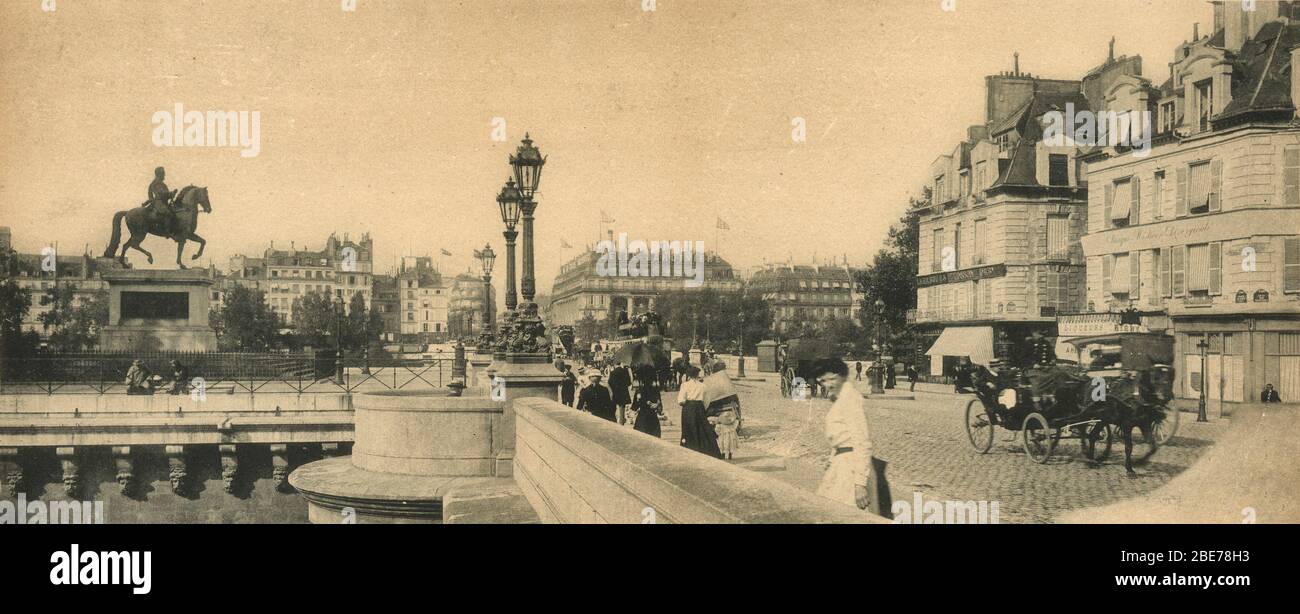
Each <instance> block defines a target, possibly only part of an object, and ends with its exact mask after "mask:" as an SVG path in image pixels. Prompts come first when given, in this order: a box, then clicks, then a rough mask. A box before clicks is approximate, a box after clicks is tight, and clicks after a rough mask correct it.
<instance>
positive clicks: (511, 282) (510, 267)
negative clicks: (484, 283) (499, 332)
mask: <svg viewBox="0 0 1300 614" xmlns="http://www.w3.org/2000/svg"><path fill="white" fill-rule="evenodd" d="M530 217H531V216H530ZM528 227H529V228H531V227H532V224H531V223H529V225H528ZM501 234H502V236H504V237H505V238H506V309H507V310H509V311H514V310H515V307H517V306H518V305H519V299H518V298H517V297H516V296H515V238H516V237H518V236H519V231H517V230H507V231H505V232H503V233H501Z"/></svg>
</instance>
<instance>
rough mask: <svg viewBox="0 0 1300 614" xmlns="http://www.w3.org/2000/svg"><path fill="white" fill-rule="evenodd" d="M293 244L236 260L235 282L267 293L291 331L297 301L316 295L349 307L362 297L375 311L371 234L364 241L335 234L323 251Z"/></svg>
mask: <svg viewBox="0 0 1300 614" xmlns="http://www.w3.org/2000/svg"><path fill="white" fill-rule="evenodd" d="M289 245H290V247H289V249H288V250H277V249H275V245H274V244H272V245H271V246H270V247H268V248H267V249H266V251H265V252H263V254H262V257H261V258H250V257H246V256H243V255H236V256H233V257H231V259H230V265H229V271H228V273H227V278H228V279H229V280H230V282H229V283H234V284H237V285H243V286H246V287H249V288H251V289H254V290H261V291H263V292H264V293H265V295H266V301H267V304H268V305H269V306H270V307H271V309H272V310H273V311H274V312H275V314H276V315H277V316H279V318H280V321H281V322H282V323H283V324H284V325H285V326H286V327H288V326H291V325H292V322H293V305H294V302H295V301H297V300H300V299H302V297H304V296H306V295H307V294H310V293H312V292H316V293H323V294H327V295H329V296H330V298H331V299H332V300H337V299H340V298H341V299H343V302H344V304H347V305H350V304H351V302H352V297H353V295H356V294H360V295H361V296H362V299H363V300H364V301H365V304H366V309H369V308H370V304H371V301H372V300H373V292H374V290H373V286H374V244H373V242H372V241H371V239H370V235H369V234H368V233H367V234H363V235H361V240H360V241H352V240H350V239H349V238H348V236H347V235H346V234H345V235H343V239H342V240H340V239H339V238H338V236H337V235H336V234H333V233H331V234H330V236H329V237H328V238H327V239H326V240H325V247H324V248H323V249H321V250H310V249H297V248H296V247H295V246H294V245H293V243H290V244H289Z"/></svg>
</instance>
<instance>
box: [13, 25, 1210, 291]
mask: <svg viewBox="0 0 1300 614" xmlns="http://www.w3.org/2000/svg"><path fill="white" fill-rule="evenodd" d="M351 1H352V0H283V1H278V2H267V1H266V0H56V1H55V3H54V5H53V8H54V10H53V11H47V10H43V9H45V8H50V5H49V4H48V3H47V4H44V5H43V3H42V0H6V1H5V2H3V3H0V31H3V32H4V33H5V35H4V36H3V37H2V38H0V225H2V226H9V227H10V228H11V229H12V232H13V238H14V243H15V247H16V248H17V249H19V251H23V252H39V251H40V249H41V247H42V246H45V245H50V244H54V243H56V242H57V244H58V245H59V250H60V253H62V254H68V253H75V254H80V253H81V252H82V251H83V250H84V249H87V248H88V249H89V251H90V252H91V253H92V254H96V255H97V254H99V253H101V252H102V251H103V249H104V247H105V244H106V243H107V240H108V236H109V233H110V232H111V220H112V216H113V213H114V212H115V211H118V210H122V209H127V208H129V207H132V206H135V205H138V204H139V203H140V202H142V201H143V200H144V199H145V195H146V188H147V187H148V184H149V182H150V180H151V179H152V172H153V168H154V167H156V166H160V165H161V166H165V167H166V168H167V170H168V183H169V184H170V186H171V187H172V188H178V187H181V186H184V185H186V184H196V185H205V186H207V187H208V191H209V194H210V197H211V199H212V206H213V211H212V213H211V215H204V216H201V218H200V226H199V229H198V233H199V234H200V235H202V236H203V237H205V238H206V239H207V240H208V241H209V244H208V249H207V252H206V253H205V255H204V259H203V260H201V261H200V264H207V263H208V262H209V261H211V262H212V263H214V264H215V265H216V266H217V267H218V268H220V269H222V270H224V269H226V266H227V261H228V258H229V257H230V256H231V255H234V254H246V255H260V254H261V252H262V250H263V249H265V248H266V247H267V246H268V244H270V242H272V241H274V243H275V246H276V247H277V248H283V247H288V246H289V245H290V243H291V242H292V243H293V245H294V246H296V247H298V248H304V247H305V248H311V249H319V248H321V247H322V246H323V244H324V241H325V238H326V237H327V236H328V235H329V234H330V233H331V232H338V233H339V234H340V235H342V234H344V233H347V234H348V235H350V236H351V237H353V238H356V237H357V236H359V235H360V234H362V233H363V232H369V233H370V234H371V236H372V238H373V239H374V242H375V249H376V257H375V260H376V269H377V270H378V271H386V270H387V269H389V268H391V267H392V265H393V263H394V262H395V261H396V260H397V258H398V257H399V256H401V255H430V256H434V257H435V260H437V261H439V264H440V266H441V267H442V268H443V270H444V272H453V273H454V272H460V271H464V270H467V269H468V268H469V267H471V266H472V265H474V264H475V263H474V261H473V260H472V258H471V252H472V250H473V249H475V248H480V247H482V246H483V245H484V244H487V243H491V244H492V245H493V247H494V249H495V250H496V251H497V252H498V253H503V252H504V249H503V240H502V237H501V232H500V231H501V230H502V226H501V222H500V218H499V214H498V212H497V208H496V203H495V200H494V199H495V195H496V193H497V191H498V190H499V189H500V187H501V185H502V183H503V182H504V180H505V179H506V178H507V176H508V174H509V167H508V165H507V157H508V155H509V154H510V153H512V152H513V151H514V149H515V147H516V146H517V145H518V142H519V140H520V139H521V138H522V137H523V136H524V133H525V131H527V132H529V133H531V136H532V138H533V139H534V141H535V142H536V145H537V146H538V147H540V148H541V150H542V152H543V153H544V154H545V155H547V156H548V163H547V165H546V167H545V170H544V171H543V174H542V181H541V188H540V190H539V191H538V195H537V200H538V203H539V204H538V210H537V226H536V236H537V240H536V262H537V276H538V288H539V291H540V292H542V293H545V292H547V291H549V289H550V287H551V280H552V279H553V277H554V274H555V272H556V271H557V270H558V268H559V267H560V265H561V264H563V263H564V262H566V261H568V260H570V259H572V258H573V257H575V256H577V255H578V254H579V253H580V251H581V250H583V249H584V248H585V247H586V246H587V245H590V244H592V243H594V242H595V241H596V240H598V238H599V236H600V232H601V228H600V224H599V222H600V217H601V211H605V212H606V214H607V215H608V216H609V217H610V218H612V219H614V220H615V221H614V222H613V223H612V224H607V225H605V229H607V230H613V231H614V232H615V233H627V234H628V236H629V239H638V238H639V239H644V240H654V239H660V240H683V241H685V240H691V241H696V240H702V241H704V242H705V244H706V246H707V248H708V249H710V250H717V251H718V252H719V253H721V254H722V256H723V257H724V258H727V259H728V260H730V261H731V262H732V263H733V264H735V265H737V266H739V267H742V268H747V267H752V266H756V265H761V264H763V263H765V262H785V261H787V260H789V261H792V262H795V263H803V264H809V263H814V262H817V263H821V262H824V261H828V260H832V259H833V260H834V261H835V262H836V263H839V262H840V261H841V259H844V258H846V259H847V260H848V262H849V263H850V264H854V265H858V264H863V263H865V262H868V261H869V259H870V257H871V255H872V254H873V253H875V251H876V250H878V249H879V248H880V247H881V245H882V242H883V239H884V237H885V236H886V232H887V230H888V227H889V225H890V224H891V223H893V222H894V221H896V220H897V219H898V218H899V217H900V216H901V214H902V213H903V211H904V209H905V207H906V205H907V199H908V197H909V196H912V195H916V194H918V193H919V192H920V189H921V186H922V185H923V184H924V182H925V181H926V176H927V174H928V167H929V164H930V163H931V162H932V161H933V160H934V159H935V158H936V157H938V156H939V155H941V154H943V153H945V152H948V151H951V149H952V148H953V147H954V146H955V145H956V143H957V142H958V141H959V140H960V139H961V138H963V137H964V135H965V129H966V127H967V126H969V125H971V124H977V123H982V122H983V120H984V116H983V114H984V98H983V96H984V79H983V77H984V76H985V75H989V74H995V73H997V72H1000V71H1005V70H1010V69H1011V66H1012V54H1013V53H1015V52H1019V54H1020V67H1021V69H1022V70H1023V71H1026V72H1030V73H1033V74H1035V75H1038V76H1041V77H1047V78H1068V79H1078V78H1080V77H1081V76H1082V75H1083V74H1084V73H1085V72H1086V71H1087V70H1089V69H1090V68H1092V67H1094V66H1096V65H1098V64H1100V63H1101V62H1103V61H1104V60H1105V58H1106V52H1107V44H1108V41H1109V40H1110V38H1111V37H1112V36H1114V37H1115V38H1116V54H1117V55H1120V54H1127V55H1141V56H1143V60H1144V62H1143V64H1144V71H1145V74H1146V76H1147V77H1149V78H1151V79H1152V80H1153V81H1155V82H1156V83H1159V82H1162V81H1164V80H1165V78H1166V77H1167V76H1168V70H1169V69H1168V62H1169V61H1170V60H1171V59H1172V57H1173V51H1174V48H1175V47H1176V46H1177V45H1178V44H1179V43H1181V42H1182V41H1184V40H1186V39H1189V38H1190V37H1191V36H1192V29H1193V24H1194V23H1196V22H1198V21H1199V22H1200V24H1201V25H1200V28H1201V32H1202V33H1208V32H1209V30H1210V24H1211V18H1212V12H1211V8H1210V5H1209V3H1208V2H1204V1H1202V0H1150V1H1145V0H1079V1H1074V0H955V10H953V11H945V10H943V8H944V4H945V3H943V2H941V0H834V1H825V0H767V1H759V0H749V1H739V0H690V1H688V0H654V1H653V2H650V1H649V0H644V2H643V0H537V1H529V2H525V1H513V2H507V1H497V0H474V1H463V2H445V1H432V0H430V1H423V0H355V10H352V11H348V10H344V5H345V4H347V3H349V2H351ZM645 2H648V3H649V4H653V10H646V8H647V7H646V5H645ZM177 103H180V104H182V105H183V106H184V108H185V109H186V110H197V111H202V112H207V111H246V112H249V113H252V112H257V113H258V115H259V117H260V149H259V151H258V153H257V155H256V156H250V157H245V156H243V155H241V153H240V149H241V148H239V147H200V146H184V147H174V146H173V147H167V146H158V145H156V144H155V124H154V123H153V118H154V115H155V113H156V112H158V111H171V110H172V109H174V107H175V105H176V104H177ZM497 118H500V119H499V120H498V119H497ZM501 120H503V121H504V127H503V126H502V125H501V124H500V123H499V121H501ZM798 121H802V123H803V125H804V126H805V127H806V139H805V140H803V141H802V142H800V141H796V140H795V138H793V137H794V136H795V134H794V133H795V130H796V125H795V123H796V122H798ZM502 128H504V129H502ZM503 132H504V135H505V137H506V140H505V141H504V142H502V141H499V140H494V137H497V136H500V135H501V134H502V133H503ZM718 218H721V219H722V220H724V221H725V223H726V224H727V225H728V226H729V227H730V230H724V231H719V230H717V228H716V220H717V219H718ZM564 242H567V243H568V244H569V245H572V246H573V247H572V248H568V249H566V248H565V247H563V245H564ZM145 247H146V248H147V249H149V250H150V251H152V252H154V254H155V257H156V259H157V261H158V263H157V264H156V265H155V266H157V267H162V266H168V267H170V266H172V265H171V263H172V260H173V258H174V255H175V248H174V244H172V243H170V242H168V241H165V240H164V239H160V238H157V237H152V238H150V239H148V240H147V241H146V242H145ZM442 249H445V250H447V251H449V252H451V253H452V254H453V255H452V256H451V257H442V258H439V257H438V255H439V253H440V250H442ZM189 250H190V251H188V252H187V254H189V253H192V250H193V246H191V247H190V248H189ZM187 258H188V255H187ZM209 259H210V260H209ZM132 260H133V262H134V263H136V264H137V266H144V265H143V263H142V262H141V259H140V258H139V254H135V255H133V256H132ZM187 262H188V260H187ZM503 269H504V267H503V266H501V265H500V264H499V265H498V275H497V276H496V277H497V279H498V280H499V279H500V277H501V276H500V274H499V273H500V272H501V271H502V270H503ZM498 285H500V284H498Z"/></svg>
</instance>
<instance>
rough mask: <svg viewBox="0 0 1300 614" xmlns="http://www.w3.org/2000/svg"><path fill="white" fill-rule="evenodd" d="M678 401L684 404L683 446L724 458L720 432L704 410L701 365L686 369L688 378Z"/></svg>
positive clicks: (679, 392) (679, 393)
mask: <svg viewBox="0 0 1300 614" xmlns="http://www.w3.org/2000/svg"><path fill="white" fill-rule="evenodd" d="M677 403H678V404H679V405H681V406H682V446H684V447H686V448H689V449H691V450H695V451H696V452H700V453H702V454H707V455H709V456H712V457H713V458H722V452H721V451H720V450H718V434H717V432H716V431H714V430H713V425H712V424H709V419H708V415H707V414H705V412H704V380H703V378H702V377H700V368H699V367H695V366H692V367H689V368H688V369H687V370H686V379H685V380H683V381H682V387H681V389H680V390H678V391H677Z"/></svg>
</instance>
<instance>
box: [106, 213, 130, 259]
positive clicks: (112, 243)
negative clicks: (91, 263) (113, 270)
mask: <svg viewBox="0 0 1300 614" xmlns="http://www.w3.org/2000/svg"><path fill="white" fill-rule="evenodd" d="M124 217H126V212H125V211H118V212H117V213H115V214H113V237H112V238H111V239H109V240H108V248H107V249H105V250H104V257H105V258H112V257H113V255H114V254H116V253H117V246H118V244H119V243H121V242H122V218H124Z"/></svg>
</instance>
